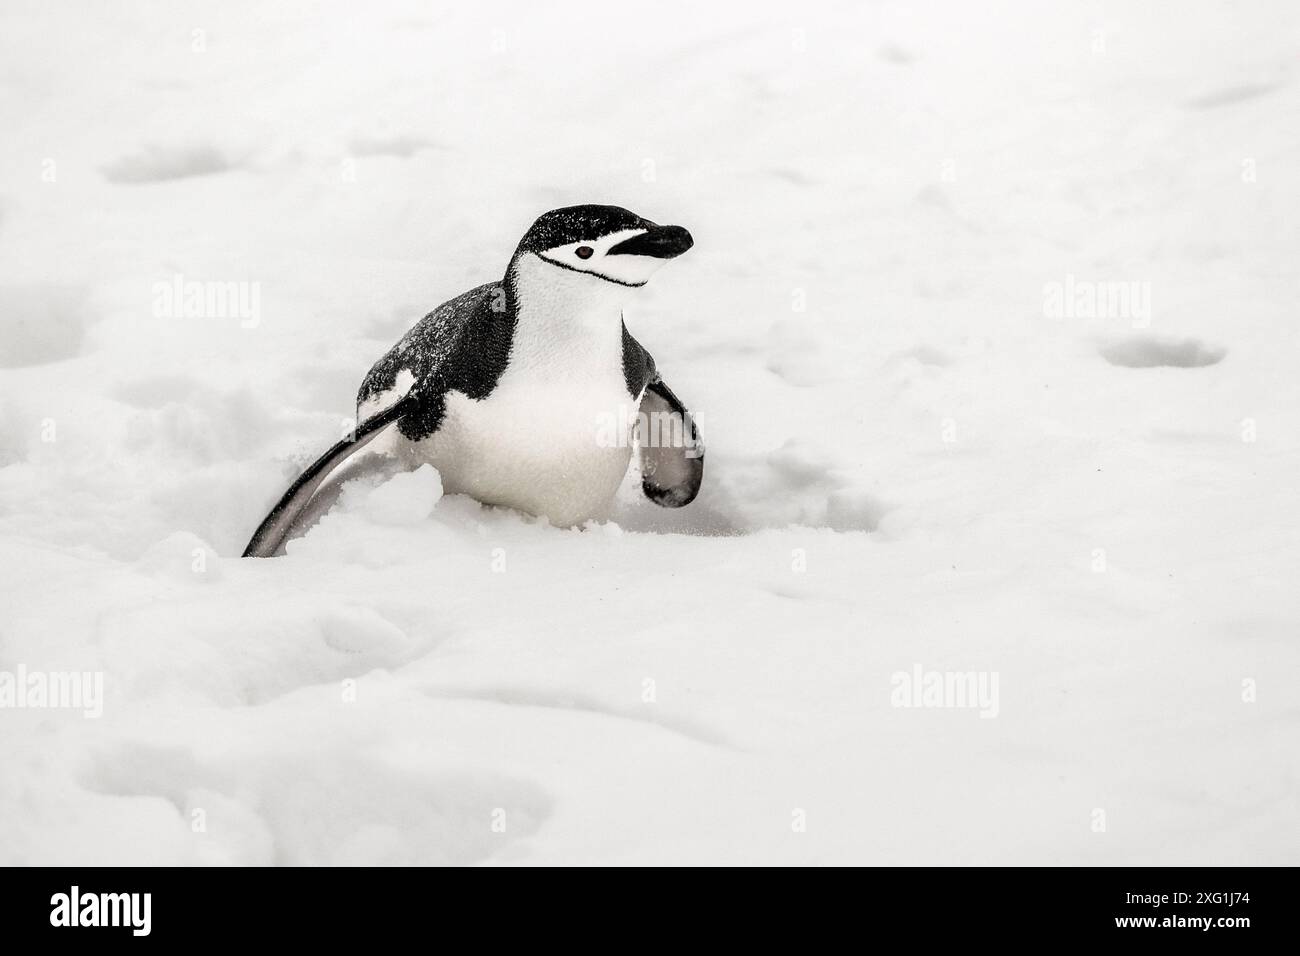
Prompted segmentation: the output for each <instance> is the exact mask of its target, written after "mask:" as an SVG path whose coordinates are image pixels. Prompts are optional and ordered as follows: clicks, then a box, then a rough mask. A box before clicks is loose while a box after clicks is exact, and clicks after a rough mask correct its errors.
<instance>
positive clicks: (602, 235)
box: [515, 206, 695, 286]
mask: <svg viewBox="0 0 1300 956" xmlns="http://www.w3.org/2000/svg"><path fill="white" fill-rule="evenodd" d="M694 244H695V242H694V240H693V239H691V234H690V233H689V232H687V231H686V230H685V229H683V228H682V227H681V226H660V225H658V224H657V223H653V222H651V221H650V220H649V219H642V218H641V217H640V216H638V215H637V214H636V213H634V212H629V211H628V210H626V209H623V208H622V207H620V206H565V207H564V208H563V209H552V210H551V211H550V212H548V213H546V214H544V215H542V216H540V217H539V218H538V220H537V221H536V222H535V223H533V225H532V227H531V228H530V229H529V230H528V232H526V233H524V238H523V239H522V240H520V242H519V248H518V249H516V250H515V258H516V259H518V258H519V257H520V256H523V255H529V254H531V255H535V256H537V257H538V258H540V259H542V260H543V261H544V262H547V263H550V264H551V265H553V266H557V267H559V268H561V269H568V270H571V271H573V272H582V273H586V274H587V275H590V276H591V277H592V278H593V279H601V280H604V281H606V282H613V283H616V284H618V285H625V286H642V285H645V284H646V282H647V281H648V280H649V278H650V276H651V275H653V274H654V273H655V272H656V271H657V270H658V269H659V267H660V266H662V265H663V264H664V263H665V262H667V261H668V260H669V259H673V258H676V257H677V256H680V255H681V254H682V253H683V252H685V251H686V250H687V249H689V248H690V247H691V246H692V245H694Z"/></svg>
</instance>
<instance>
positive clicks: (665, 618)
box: [0, 0, 1300, 864]
mask: <svg viewBox="0 0 1300 956" xmlns="http://www.w3.org/2000/svg"><path fill="white" fill-rule="evenodd" d="M1297 117H1300V7H1297V5H1296V4H1294V3H1292V2H1290V0H1279V2H1276V3H1264V2H1244V0H1243V2H1241V3H1226V2H1224V3H1196V4H1184V3H1180V4H1161V3H1151V4H1141V3H1136V4H1135V3H1131V2H1119V0H1117V2H1113V3H1099V2H1087V3H1083V2H1081V3H1074V4H1068V5H1067V4H1061V3H1053V4H1040V3H1028V2H1026V3H1018V4H1009V5H1008V4H972V3H965V2H958V0H954V2H950V3H943V4H934V3H923V4H916V3H911V2H904V0H900V2H891V3H873V4H862V3H848V2H846V3H842V4H819V3H799V4H788V3H786V4H768V5H762V4H754V3H744V4H741V3H739V2H732V3H727V4H704V3H699V2H692V3H671V2H669V3H656V4H652V5H646V4H631V5H628V6H626V7H614V6H610V5H602V6H595V7H593V6H592V5H590V4H575V5H573V6H571V7H567V8H564V9H563V11H561V10H559V9H557V8H556V7H555V6H553V5H551V4H545V5H543V4H524V3H518V4H513V5H510V6H508V7H491V6H488V5H483V4H448V5H440V6H438V7H437V8H434V7H433V6H431V5H427V4H423V3H415V2H412V3H409V4H401V5H397V4H385V3H370V4H356V3H340V4H338V5H336V6H333V7H317V6H316V5H313V4H299V3H284V4H276V5H269V4H263V3H258V4H252V3H236V4H232V3H224V2H223V3H216V2H211V3H195V4H179V3H178V4H165V5H157V4H140V5H139V8H138V9H137V10H134V11H133V10H131V9H130V8H129V7H128V6H127V5H126V4H121V3H114V4H110V5H101V4H92V3H82V4H66V5H65V4H48V3H38V2H31V3H19V2H14V0H9V2H6V3H5V4H4V6H3V7H2V8H0V129H3V143H4V146H3V149H2V150H0V674H3V673H8V674H11V675H15V674H17V672H18V669H19V668H20V667H22V668H24V669H25V673H28V674H30V673H36V674H38V675H50V674H52V673H56V672H71V671H76V672H99V673H102V675H103V682H104V696H103V700H102V702H101V704H102V716H100V717H98V718H97V719H96V718H87V717H85V716H83V714H82V712H81V711H79V710H73V709H48V708H47V709H36V708H22V709H18V708H6V709H2V710H0V862H3V863H131V864H139V863H154V862H157V863H253V864H261V863H399V862H402V863H408V862H409V863H443V862H449V863H667V862H713V863H721V862H728V863H775V862H788V863H812V862H818V863H829V862H841V863H845V862H857V863H1084V864H1100V863H1119V864H1137V863H1160V864H1191V863H1247V864H1249V863H1261V864H1262V863H1274V864H1276V863H1290V864H1295V863H1298V862H1300V779H1298V774H1297V754H1298V753H1300V694H1298V692H1297V688H1298V687H1300V653H1298V651H1297V647H1298V639H1300V634H1298V633H1297V623H1298V621H1300V589H1298V588H1297V586H1296V583H1295V582H1296V577H1297V572H1300V541H1298V540H1297V519H1298V518H1300V496H1298V495H1297V493H1296V490H1295V482H1296V480H1297V475H1298V474H1300V454H1298V453H1297V445H1298V442H1297V434H1298V433H1300V348H1298V346H1300V332H1298V331H1297V330H1298V329H1300V295H1298V293H1300V283H1298V282H1297V276H1298V275H1300V270H1298V268H1297V263H1300V231H1298V230H1300V226H1298V225H1297V224H1298V223H1300V127H1298V126H1297ZM581 202H606V203H616V204H618V205H623V206H627V207H629V208H631V209H633V210H635V211H637V212H638V213H641V214H643V215H645V216H647V217H649V218H652V219H655V220H658V221H660V222H678V223H681V224H683V225H685V226H687V227H688V228H690V230H691V231H692V232H693V234H694V236H695V240H696V247H695V249H694V250H692V252H691V253H690V254H689V255H687V256H684V257H683V258H682V259H681V260H680V261H678V262H675V263H673V264H672V265H671V266H670V267H669V268H667V269H665V270H664V271H663V272H662V273H661V274H660V275H659V276H658V277H657V278H656V280H655V282H654V283H653V284H652V285H651V286H650V287H647V289H646V290H645V293H644V295H643V297H642V299H641V300H640V302H639V303H638V304H637V305H635V306H634V307H633V308H631V309H630V310H629V312H628V325H629V327H630V328H631V330H632V331H633V333H634V334H635V335H636V336H637V337H638V338H639V339H640V340H641V341H642V342H643V343H645V345H646V346H647V347H648V348H649V349H650V351H651V352H652V353H653V354H654V355H655V357H656V359H657V361H658V364H659V366H660V369H661V370H662V371H663V373H664V375H665V378H666V379H667V380H668V381H669V383H670V384H671V385H672V387H673V388H674V389H675V390H676V391H677V392H678V394H680V395H681V396H682V397H683V398H684V399H685V400H686V401H687V403H688V404H689V405H690V406H691V407H692V409H693V410H694V411H695V412H696V413H697V417H698V420H699V423H700V425H701V429H702V431H703V433H704V436H705V438H706V440H707V443H708V451H709V457H708V465H707V469H706V481H705V489H704V491H703V493H702V495H701V496H700V498H699V500H698V501H697V502H696V503H695V504H693V505H692V506H690V507H689V508H686V509H684V510H682V511H681V512H668V511H662V510H659V509H656V508H655V507H654V506H653V505H650V504H649V503H647V502H644V501H641V500H639V499H638V495H637V488H636V482H635V481H634V480H632V479H631V478H630V479H629V481H628V483H627V485H626V487H625V489H624V492H625V494H624V495H623V501H622V504H621V505H620V509H619V512H618V514H617V516H616V520H615V521H613V522H610V523H607V524H603V525H599V526H595V527H590V528H588V529H586V530H560V529H556V528H552V527H549V526H547V525H545V524H543V523H539V522H538V521H535V520H532V519H528V518H525V517H523V516H521V515H519V514H516V513H512V512H508V511H502V510H493V509H485V508H483V507H481V506H479V505H478V504H476V503H475V502H473V501H469V500H466V499H463V498H458V497H444V498H441V499H440V500H439V499H438V482H437V478H436V474H435V473H432V472H431V471H424V472H420V473H415V474H411V475H406V476H400V477H398V478H396V479H393V480H392V481H391V482H390V483H388V484H386V485H380V486H379V487H372V486H370V485H366V484H364V483H362V484H358V485H355V486H352V487H350V488H349V490H348V493H347V494H346V495H345V497H344V499H343V500H342V501H341V502H340V504H339V505H338V507H337V508H336V509H335V510H334V511H333V512H332V513H331V514H330V515H329V516H328V517H326V518H325V519H324V520H323V521H322V522H321V523H320V524H319V525H318V526H317V527H316V528H315V530H313V531H312V532H311V533H310V534H308V535H307V536H306V537H304V538H302V539H300V540H298V541H296V542H294V543H293V545H292V546H291V548H290V553H289V555H288V556H287V557H284V558H280V559H275V560H264V561H251V560H249V561H246V560H241V559H240V558H239V557H238V555H239V553H240V550H241V549H242V547H243V545H244V543H245V541H246V540H247V538H248V535H249V533H250V532H251V531H252V529H253V528H254V527H255V526H256V524H257V522H258V521H259V520H260V518H261V517H262V516H263V514H264V513H265V511H266V509H267V507H268V506H269V505H270V504H271V502H272V501H273V500H274V499H275V497H276V496H278V495H279V493H280V492H281V491H282V490H283V488H284V486H285V485H286V484H287V482H288V481H289V480H290V479H291V478H292V477H293V476H294V475H295V474H296V473H297V471H298V470H299V469H300V468H301V467H302V466H303V465H304V464H305V463H306V462H308V461H309V460H310V459H312V458H314V457H315V455H316V454H317V453H319V452H320V451H321V450H323V449H324V448H325V447H326V446H327V445H329V444H330V443H331V442H333V441H334V440H335V438H337V437H338V434H339V429H340V424H341V422H342V421H344V420H345V419H347V418H348V417H349V416H350V414H351V412H352V401H353V398H354V395H355V392H356V387H357V385H358V384H359V383H360V380H361V377H362V376H363V375H364V373H365V372H366V370H367V369H368V368H369V367H370V365H371V364H372V362H373V361H374V360H375V359H376V358H378V357H379V356H380V355H381V354H382V353H383V352H384V351H385V350H387V348H388V347H389V346H390V345H391V344H392V343H393V342H394V341H395V340H396V339H397V337H398V336H399V335H400V334H401V333H402V332H403V331H404V330H405V329H406V328H407V327H409V326H410V324H411V323H413V322H414V321H415V320H416V319H418V318H419V317H420V316H421V315H423V314H424V313H425V312H426V311H428V310H429V309H431V308H432V307H433V306H435V305H437V304H438V303H439V302H441V301H443V300H444V299H447V298H450V297H451V296H452V295H454V294H456V293H459V292H461V291H463V290H464V289H467V288H469V287H471V286H473V285H477V284H479V283H482V282H486V281H490V280H492V279H495V278H499V277H500V275H501V273H502V271H503V270H504V267H505V263H506V261H507V260H508V258H509V255H510V252H511V251H512V249H513V247H514V244H515V242H516V241H517V239H518V237H519V235H520V234H521V233H522V232H523V230H524V229H525V228H526V227H527V225H528V224H529V223H530V222H531V221H532V219H533V218H534V217H535V216H537V215H538V214H540V213H541V212H543V211H545V210H547V209H549V208H552V207H556V206H561V205H568V204H572V203H581ZM177 276H181V277H183V279H182V280H181V281H201V282H222V283H224V282H248V283H257V286H256V287H255V288H256V290H257V295H258V300H257V304H258V308H257V310H256V315H253V314H252V313H251V312H250V313H249V314H247V315H245V316H244V317H243V318H242V319H241V317H240V316H239V315H208V316H207V317H202V318H199V317H193V318H186V317H184V315H183V314H181V315H168V314H159V313H160V312H161V313H166V308H165V306H164V307H159V303H158V302H157V301H156V300H157V298H158V294H159V293H158V289H157V288H156V286H158V284H160V283H161V284H163V285H167V284H170V283H173V282H175V281H176V280H177ZM1106 283H1123V284H1124V285H1123V286H1122V288H1123V289H1124V290H1125V291H1126V292H1128V293H1132V294H1131V295H1130V297H1129V298H1127V299H1124V300H1115V301H1114V302H1113V303H1112V304H1113V305H1114V306H1115V308H1114V309H1113V310H1111V312H1110V314H1101V315H1096V316H1092V315H1090V310H1089V306H1088V301H1089V300H1088V295H1089V293H1094V292H1097V291H1101V292H1103V293H1105V292H1106V291H1107V290H1115V289H1119V288H1121V287H1120V286H1107V285H1104V284H1106ZM245 288H246V289H252V288H254V287H252V286H247V287H245ZM1148 296H1149V299H1148ZM1103 301H1105V297H1104V296H1103ZM1147 304H1149V309H1148V308H1147ZM1093 311H1097V310H1096V309H1094V310H1093ZM1100 311H1102V312H1103V313H1104V312H1105V311H1106V310H1105V309H1101V310H1100ZM918 669H919V670H920V671H921V672H922V673H923V674H925V673H928V672H939V673H940V674H953V673H965V672H972V673H974V674H976V675H977V676H978V678H979V679H980V680H983V681H984V682H985V688H986V690H988V691H990V692H991V690H992V689H993V687H994V686H996V690H997V694H996V698H995V699H990V700H986V701H985V706H981V707H979V708H975V707H965V708H963V707H903V706H896V705H897V704H900V703H903V702H905V701H904V695H905V694H906V693H907V691H908V685H907V683H906V681H910V680H912V675H913V674H914V673H915V671H916V670H918ZM901 675H906V681H905V680H904V678H903V676H901ZM994 680H996V685H994V684H993V681H994ZM923 700H924V699H923V698H922V702H923ZM27 701H28V702H31V698H28V699H27ZM944 701H945V702H947V703H957V702H958V701H956V700H954V699H952V698H944ZM990 704H991V705H992V706H989V705H990ZM982 715H983V716H982Z"/></svg>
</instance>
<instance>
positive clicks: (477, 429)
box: [411, 370, 635, 527]
mask: <svg viewBox="0 0 1300 956" xmlns="http://www.w3.org/2000/svg"><path fill="white" fill-rule="evenodd" d="M557 372H558V374H557V375H556V377H555V379H554V380H552V381H549V382H541V381H537V380H536V379H535V378H534V377H532V376H518V377H516V378H514V379H513V380H511V377H510V376H509V374H508V373H507V375H506V376H503V379H502V381H501V382H500V383H499V384H498V386H497V388H496V389H494V390H493V392H492V394H491V395H489V396H488V397H487V398H486V399H483V400H482V401H476V400H474V399H471V398H467V397H466V396H465V395H463V394H462V393H460V392H451V393H449V394H448V396H447V406H446V413H445V415H444V418H443V422H442V426H441V427H440V428H439V429H438V431H437V432H435V433H434V434H433V435H431V436H430V437H429V438H427V439H425V440H424V441H422V442H419V443H417V444H416V445H415V446H414V447H413V448H412V449H411V451H412V452H413V453H414V454H415V455H416V457H417V458H418V459H419V460H422V461H429V462H432V464H433V465H434V467H435V468H437V469H438V471H439V473H440V474H441V475H442V481H443V487H444V489H445V490H446V491H447V492H449V493H452V494H457V493H460V494H468V495H471V496H472V497H474V498H477V499H478V500H479V501H482V502H485V503H487V504H496V505H505V506H507V507H511V508H518V509H519V510H521V511H526V512H528V513H530V514H535V515H541V516H544V517H546V518H548V519H549V520H550V521H551V523H552V524H555V525H557V526H560V527H569V526H571V525H576V524H582V523H583V522H584V521H587V520H589V519H592V518H595V519H602V518H605V517H607V515H608V513H609V508H610V505H611V504H612V501H613V498H614V495H615V493H616V492H617V491H618V487H619V485H620V484H621V483H622V480H623V476H624V475H625V474H626V472H627V467H628V461H629V458H630V456H631V449H630V440H629V439H630V433H631V420H630V418H631V416H632V415H634V413H635V406H633V404H632V400H631V398H630V397H629V396H628V394H627V389H626V387H625V386H624V385H623V383H622V381H621V380H620V381H605V382H601V381H590V380H589V381H581V380H578V381H566V380H565V376H564V375H563V372H562V371H560V370H557Z"/></svg>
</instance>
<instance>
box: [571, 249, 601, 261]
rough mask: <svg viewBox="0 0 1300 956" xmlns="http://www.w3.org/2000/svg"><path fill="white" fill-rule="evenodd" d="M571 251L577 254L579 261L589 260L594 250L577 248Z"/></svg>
mask: <svg viewBox="0 0 1300 956" xmlns="http://www.w3.org/2000/svg"><path fill="white" fill-rule="evenodd" d="M573 251H574V252H575V253H577V256H578V258H579V259H590V258H591V254H592V253H593V252H595V251H596V250H595V249H593V248H591V246H578V248H577V249H574V250H573Z"/></svg>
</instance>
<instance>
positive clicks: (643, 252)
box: [605, 226, 695, 259]
mask: <svg viewBox="0 0 1300 956" xmlns="http://www.w3.org/2000/svg"><path fill="white" fill-rule="evenodd" d="M693 245H695V240H694V239H692V238H691V234H690V233H689V232H687V231H686V230H685V229H683V228H682V227H681V226H651V227H650V228H649V229H648V230H647V231H646V232H643V233H641V235H639V236H633V237H632V238H631V239H624V240H623V241H622V242H620V243H619V244H618V245H616V246H614V247H613V248H611V249H610V250H609V251H608V252H606V253H605V255H607V256H652V257H653V258H655V259H675V258H676V257H677V256H680V255H681V254H682V253H683V252H685V251H686V250H687V249H689V248H690V247H691V246H693Z"/></svg>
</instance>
